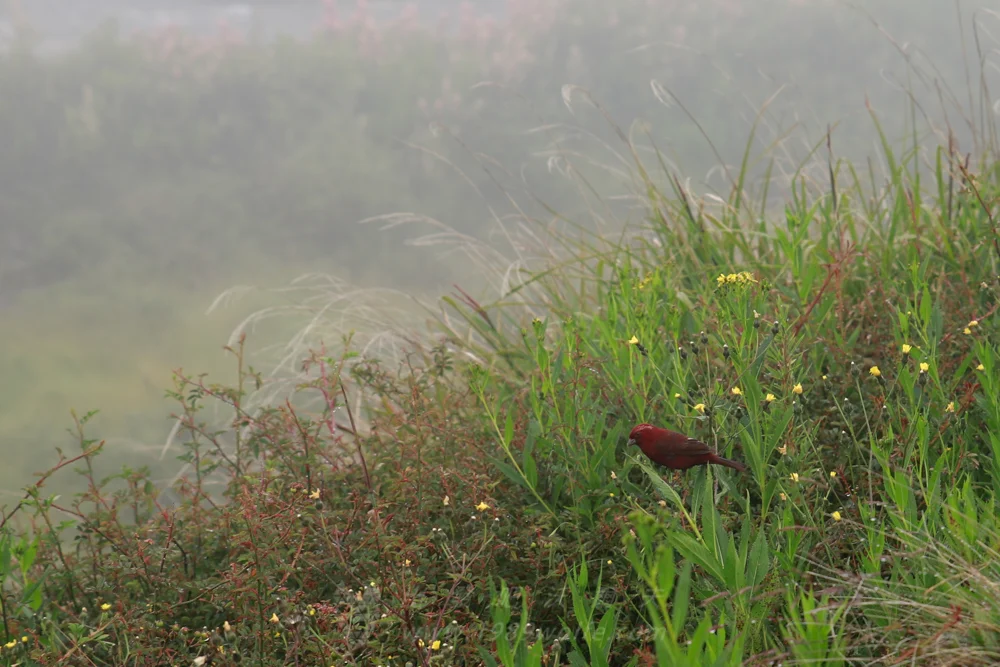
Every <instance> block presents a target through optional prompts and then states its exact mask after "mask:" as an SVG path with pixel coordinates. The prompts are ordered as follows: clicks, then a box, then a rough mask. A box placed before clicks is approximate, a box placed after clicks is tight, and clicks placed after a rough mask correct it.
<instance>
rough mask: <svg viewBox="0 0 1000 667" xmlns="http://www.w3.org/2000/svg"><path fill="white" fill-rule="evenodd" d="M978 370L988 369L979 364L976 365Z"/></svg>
mask: <svg viewBox="0 0 1000 667" xmlns="http://www.w3.org/2000/svg"><path fill="white" fill-rule="evenodd" d="M976 370H977V371H985V370H986V366H983V365H982V364H979V365H978V366H976Z"/></svg>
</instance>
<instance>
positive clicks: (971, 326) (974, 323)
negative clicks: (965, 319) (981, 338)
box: [965, 320, 979, 329]
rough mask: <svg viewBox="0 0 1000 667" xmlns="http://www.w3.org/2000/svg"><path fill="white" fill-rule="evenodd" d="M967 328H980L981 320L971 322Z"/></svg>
mask: <svg viewBox="0 0 1000 667" xmlns="http://www.w3.org/2000/svg"><path fill="white" fill-rule="evenodd" d="M965 326H967V327H968V328H970V329H971V328H973V327H978V326H979V320H972V321H971V322H969V323H968V324H966V325H965Z"/></svg>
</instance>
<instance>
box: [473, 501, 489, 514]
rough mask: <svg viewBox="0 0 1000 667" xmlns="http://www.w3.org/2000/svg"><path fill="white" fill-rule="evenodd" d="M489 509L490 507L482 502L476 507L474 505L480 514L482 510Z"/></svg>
mask: <svg viewBox="0 0 1000 667" xmlns="http://www.w3.org/2000/svg"><path fill="white" fill-rule="evenodd" d="M489 508H490V506H489V505H487V504H486V503H484V502H480V503H479V504H478V505H476V509H477V510H479V511H480V512H482V511H484V510H488V509H489Z"/></svg>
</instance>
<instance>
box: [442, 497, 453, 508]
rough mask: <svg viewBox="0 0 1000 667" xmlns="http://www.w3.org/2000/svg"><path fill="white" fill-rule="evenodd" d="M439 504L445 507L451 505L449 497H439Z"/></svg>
mask: <svg viewBox="0 0 1000 667" xmlns="http://www.w3.org/2000/svg"><path fill="white" fill-rule="evenodd" d="M441 504H442V505H444V506H445V507H447V506H448V505H451V498H449V497H448V496H445V497H444V498H442V499H441Z"/></svg>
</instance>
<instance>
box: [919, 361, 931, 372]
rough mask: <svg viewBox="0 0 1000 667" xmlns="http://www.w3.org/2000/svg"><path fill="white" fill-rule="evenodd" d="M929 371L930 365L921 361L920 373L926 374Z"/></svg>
mask: <svg viewBox="0 0 1000 667" xmlns="http://www.w3.org/2000/svg"><path fill="white" fill-rule="evenodd" d="M930 369H931V365H930V364H929V363H927V362H926V361H921V362H920V372H921V373H926V372H927V371H929V370H930Z"/></svg>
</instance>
